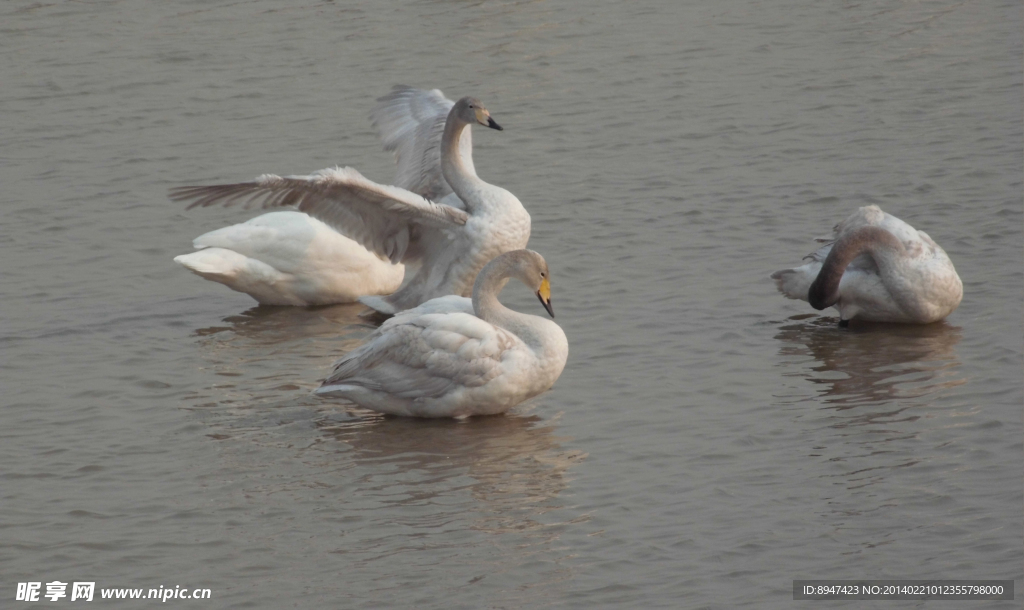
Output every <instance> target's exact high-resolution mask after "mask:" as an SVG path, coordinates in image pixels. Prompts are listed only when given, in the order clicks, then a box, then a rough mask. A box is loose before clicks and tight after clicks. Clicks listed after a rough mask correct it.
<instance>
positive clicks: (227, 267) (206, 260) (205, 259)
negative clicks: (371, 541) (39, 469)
mask: <svg viewBox="0 0 1024 610" xmlns="http://www.w3.org/2000/svg"><path fill="white" fill-rule="evenodd" d="M174 262H176V263H178V264H179V265H181V266H182V267H185V268H186V269H188V270H189V271H191V272H192V273H195V274H196V275H198V276H200V277H204V278H206V279H209V280H214V281H224V280H225V279H232V278H235V277H237V276H238V274H239V272H240V271H241V270H242V269H243V268H244V266H245V264H246V262H248V258H247V257H245V256H242V255H240V254H238V253H237V252H232V251H231V250H225V249H223V248H207V249H205V250H199V251H198V252H191V253H189V254H182V255H180V256H175V257H174Z"/></svg>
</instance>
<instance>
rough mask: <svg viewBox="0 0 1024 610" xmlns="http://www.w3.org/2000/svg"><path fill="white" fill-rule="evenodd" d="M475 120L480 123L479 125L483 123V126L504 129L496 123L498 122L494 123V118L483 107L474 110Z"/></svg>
mask: <svg viewBox="0 0 1024 610" xmlns="http://www.w3.org/2000/svg"><path fill="white" fill-rule="evenodd" d="M476 121H477V123H480V124H481V125H483V126H485V127H490V128H491V129H497V130H498V131H504V129H503V128H502V126H501V125H498V123H496V122H495V121H494V119H492V118H491V113H490V112H488V111H486V110H484V109H483V108H477V111H476Z"/></svg>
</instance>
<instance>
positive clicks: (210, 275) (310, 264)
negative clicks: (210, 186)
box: [174, 211, 405, 306]
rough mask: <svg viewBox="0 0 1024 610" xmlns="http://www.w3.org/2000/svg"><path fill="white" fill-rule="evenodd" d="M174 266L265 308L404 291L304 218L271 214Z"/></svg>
mask: <svg viewBox="0 0 1024 610" xmlns="http://www.w3.org/2000/svg"><path fill="white" fill-rule="evenodd" d="M192 245H193V246H194V247H195V248H197V250H198V251H197V252H192V253H190V254H182V255H181V256H176V257H175V258H174V261H175V262H176V263H179V264H181V265H183V266H185V267H186V268H188V269H189V270H190V271H192V272H194V273H195V274H197V275H199V276H201V277H204V278H206V279H208V280H212V281H215V282H220V283H221V284H224V285H225V286H227V287H228V288H231V289H232V290H237V291H238V292H244V293H247V294H249V295H250V296H252V297H253V298H254V299H256V300H257V301H259V302H260V303H262V304H264V305H297V306H310V305H329V304H332V303H351V302H354V301H355V300H356V299H358V298H359V297H361V296H363V295H368V294H369V295H372V294H388V293H390V292H394V291H395V290H396V289H397V288H398V287H399V286H400V285H401V283H402V277H403V275H404V273H405V272H404V267H403V265H401V264H398V265H393V264H391V263H390V262H388V261H386V260H383V259H381V258H380V257H378V256H377V255H376V254H373V253H371V252H369V251H368V250H367V249H366V248H364V247H362V246H360V245H359V244H357V243H356V242H354V241H352V240H351V239H349V238H347V237H345V236H344V235H342V234H340V233H338V232H337V231H335V230H333V229H331V228H330V227H328V226H327V225H325V224H324V223H322V222H320V221H319V220H317V219H315V218H312V217H310V216H307V215H306V214H303V213H302V212H288V211H285V212H270V213H268V214H263V215H262V216H257V217H256V218H253V219H251V220H249V221H247V222H243V223H241V224H237V225H231V226H229V227H224V228H223V229H217V230H216V231H210V232H209V233H206V234H204V235H200V236H199V237H197V238H196V239H195V240H194V241H193V242H192Z"/></svg>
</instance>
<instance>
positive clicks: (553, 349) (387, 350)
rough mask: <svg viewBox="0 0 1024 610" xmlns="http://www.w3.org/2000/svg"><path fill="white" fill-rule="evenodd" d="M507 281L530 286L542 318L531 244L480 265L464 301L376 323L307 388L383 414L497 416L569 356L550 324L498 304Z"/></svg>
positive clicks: (435, 303) (553, 376)
mask: <svg viewBox="0 0 1024 610" xmlns="http://www.w3.org/2000/svg"><path fill="white" fill-rule="evenodd" d="M509 278H517V279H519V280H520V281H522V282H523V283H524V284H526V285H527V286H528V287H529V288H530V289H531V290H534V291H536V294H537V297H538V298H539V299H540V302H541V303H542V304H543V305H544V308H545V309H546V310H547V311H548V313H549V314H550V315H551V317H554V313H553V311H552V309H551V285H550V280H549V272H548V265H547V263H546V262H545V261H544V258H543V257H542V256H541V255H540V254H537V253H536V252H533V251H532V250H514V251H512V252H506V253H504V254H502V255H500V256H498V257H497V258H495V259H494V260H493V261H491V262H490V263H488V264H487V266H485V267H484V268H483V270H482V271H481V272H480V274H479V275H478V276H477V278H476V282H475V283H474V285H473V298H472V300H470V299H467V298H465V297H459V296H446V297H441V298H437V299H433V300H430V301H427V302H426V303H424V304H422V305H420V306H419V307H416V308H415V309H410V310H407V311H404V312H402V313H400V314H398V315H396V316H395V317H393V318H391V319H390V320H388V321H386V322H385V323H384V324H383V325H382V326H381V327H380V328H379V329H377V331H376V332H375V333H374V334H373V335H371V336H370V338H369V340H368V341H367V342H366V343H365V344H363V345H362V346H360V347H358V348H356V349H355V350H353V351H352V352H351V353H349V354H348V355H347V356H345V357H344V358H342V359H341V360H340V361H338V362H337V363H336V364H335V368H334V372H333V373H332V374H331V376H330V377H328V378H327V380H325V381H324V383H323V385H322V386H321V387H320V388H319V389H317V390H316V393H317V394H321V395H326V396H339V397H342V398H346V399H348V400H351V401H352V402H354V403H356V404H358V405H360V406H363V407H366V408H367V409H372V410H374V411H379V412H381V413H388V414H391V415H410V416H414V417H463V416H468V415H492V414H495V413H502V412H504V411H507V410H508V409H510V408H512V407H513V406H515V405H517V404H519V403H520V402H522V401H524V400H526V399H528V398H531V397H533V396H536V395H537V394H540V393H541V392H544V391H545V390H547V389H549V388H550V387H551V386H552V385H554V383H555V380H557V379H558V376H559V375H561V374H562V369H563V368H565V361H566V359H567V358H568V356H569V343H568V341H567V340H566V338H565V333H564V332H562V329H561V328H560V327H559V326H558V325H557V324H555V323H554V322H552V321H550V320H547V319H544V318H541V317H539V316H531V315H526V314H522V313H519V312H516V311H512V310H511V309H508V308H507V307H505V306H504V305H502V304H501V303H500V302H499V301H498V293H499V292H501V289H502V288H503V287H504V286H505V284H506V282H507V281H508V279H509Z"/></svg>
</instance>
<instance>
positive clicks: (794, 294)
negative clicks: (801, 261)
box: [771, 265, 820, 301]
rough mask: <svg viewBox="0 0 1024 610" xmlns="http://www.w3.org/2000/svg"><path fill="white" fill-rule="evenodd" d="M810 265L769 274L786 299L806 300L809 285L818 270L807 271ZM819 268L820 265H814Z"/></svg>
mask: <svg viewBox="0 0 1024 610" xmlns="http://www.w3.org/2000/svg"><path fill="white" fill-rule="evenodd" d="M811 266H812V265H804V266H803V267H797V268H796V269H782V270H781V271H776V272H775V273H773V274H771V278H772V279H773V280H775V287H776V288H778V289H779V292H781V293H782V294H783V295H784V296H786V298H790V299H799V300H801V301H806V300H807V293H808V292H809V291H810V289H811V283H812V282H814V278H816V277H817V275H818V269H813V270H812V269H809V268H808V267H811ZM814 267H820V265H814Z"/></svg>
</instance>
